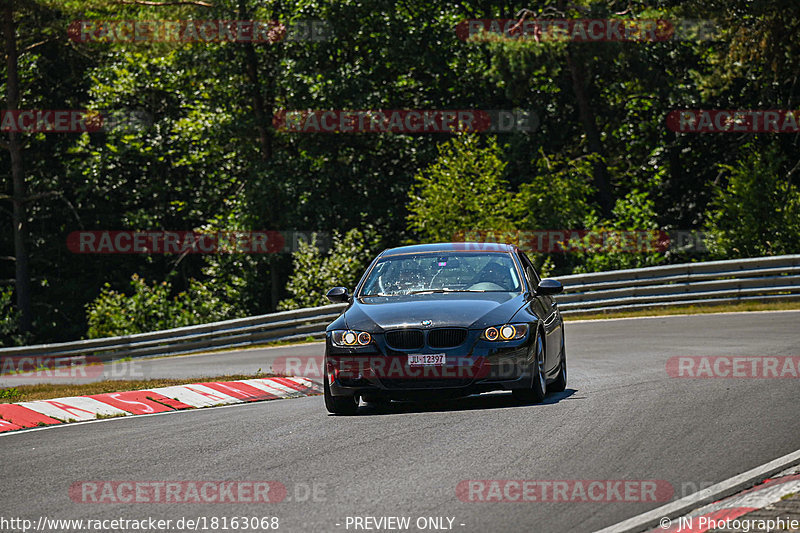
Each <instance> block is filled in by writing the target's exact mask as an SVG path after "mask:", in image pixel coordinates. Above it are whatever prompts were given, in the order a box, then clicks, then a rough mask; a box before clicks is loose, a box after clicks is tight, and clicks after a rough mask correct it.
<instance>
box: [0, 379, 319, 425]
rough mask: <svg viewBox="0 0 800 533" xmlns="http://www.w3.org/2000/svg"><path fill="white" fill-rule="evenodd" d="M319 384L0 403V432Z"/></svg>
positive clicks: (291, 394) (313, 390)
mask: <svg viewBox="0 0 800 533" xmlns="http://www.w3.org/2000/svg"><path fill="white" fill-rule="evenodd" d="M320 392H322V390H321V387H320V385H318V384H317V383H315V382H313V381H311V380H310V379H306V378H298V377H280V378H258V379H245V380H241V381H210V382H204V383H192V384H189V385H175V386H172V387H156V388H152V389H146V390H135V391H127V392H110V393H104V394H92V395H90V396H72V397H68V398H53V399H52V400H35V401H32V402H19V403H3V404H0V433H2V432H6V431H15V430H18V429H26V428H32V427H37V426H47V425H53V424H64V423H68V422H83V421H87V420H96V419H98V418H107V417H113V416H132V415H149V414H154V413H164V412H168V411H178V410H181V409H194V408H199V407H213V406H218V405H228V404H235V403H247V402H258V401H263V400H276V399H279V398H297V397H301V396H313V395H317V394H320Z"/></svg>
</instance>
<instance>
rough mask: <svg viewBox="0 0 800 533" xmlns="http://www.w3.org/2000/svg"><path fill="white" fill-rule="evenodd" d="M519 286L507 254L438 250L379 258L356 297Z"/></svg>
mask: <svg viewBox="0 0 800 533" xmlns="http://www.w3.org/2000/svg"><path fill="white" fill-rule="evenodd" d="M521 289H522V286H521V284H520V280H519V276H518V275H517V269H516V267H515V264H514V261H513V260H512V259H511V256H510V255H509V254H507V253H475V252H462V253H458V252H442V253H435V254H430V253H426V254H408V255H395V256H389V257H385V258H382V259H380V260H379V261H378V263H377V264H376V265H375V267H374V268H373V269H372V270H371V271H370V273H369V277H368V278H367V280H366V281H365V282H364V286H363V288H362V289H361V292H360V294H359V296H362V297H363V296H395V295H404V294H419V293H427V292H520V291H521Z"/></svg>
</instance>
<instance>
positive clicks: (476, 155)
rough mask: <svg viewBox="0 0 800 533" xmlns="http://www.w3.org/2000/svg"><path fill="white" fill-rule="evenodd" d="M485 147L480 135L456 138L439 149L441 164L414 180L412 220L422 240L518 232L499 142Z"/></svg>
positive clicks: (435, 165)
mask: <svg viewBox="0 0 800 533" xmlns="http://www.w3.org/2000/svg"><path fill="white" fill-rule="evenodd" d="M480 144H481V143H480V141H479V138H478V136H477V135H475V134H472V135H468V134H461V135H457V136H456V137H454V138H453V139H451V140H449V141H447V142H445V143H443V144H442V145H440V146H439V155H438V157H437V159H436V161H435V162H433V163H432V164H431V165H429V166H428V167H427V168H425V169H424V170H423V171H421V172H419V173H418V174H417V175H416V176H415V183H414V185H413V186H412V188H411V192H410V194H409V198H410V202H409V204H408V211H409V215H408V218H407V221H408V227H409V229H410V230H412V231H414V232H415V233H416V234H418V235H419V236H420V238H421V239H422V240H423V241H428V242H434V241H452V240H453V239H454V238H456V236H457V234H458V233H459V232H462V231H475V230H492V231H506V230H511V229H513V227H514V224H513V223H512V220H511V219H512V216H513V194H512V193H511V191H509V190H508V189H509V186H508V182H507V181H506V180H505V179H504V178H503V173H504V171H505V168H506V163H505V162H504V161H503V152H502V150H501V149H500V147H499V146H498V144H497V141H496V139H494V138H489V139H488V140H487V142H486V146H485V147H481V146H480Z"/></svg>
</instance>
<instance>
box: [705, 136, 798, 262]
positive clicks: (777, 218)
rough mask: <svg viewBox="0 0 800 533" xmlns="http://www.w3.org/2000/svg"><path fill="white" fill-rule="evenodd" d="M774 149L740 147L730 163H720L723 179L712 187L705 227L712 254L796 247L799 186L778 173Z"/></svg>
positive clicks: (739, 254) (741, 254)
mask: <svg viewBox="0 0 800 533" xmlns="http://www.w3.org/2000/svg"><path fill="white" fill-rule="evenodd" d="M781 159H782V158H781V156H780V154H779V152H778V150H777V149H776V148H774V147H773V148H771V149H768V150H765V151H760V150H754V149H753V147H752V146H747V147H745V148H744V149H743V159H742V161H741V162H740V163H738V164H737V165H735V166H732V165H723V166H722V168H723V170H724V171H727V174H728V178H727V180H725V183H724V184H721V185H718V186H715V187H714V197H713V200H712V201H711V205H710V206H709V209H708V212H707V217H708V226H709V229H710V231H711V233H712V236H713V239H712V241H711V243H710V244H711V250H712V252H713V253H714V254H715V255H716V256H718V257H724V258H735V257H760V256H764V255H781V254H789V253H797V251H798V250H800V189H798V187H797V185H795V184H793V183H791V182H790V181H789V180H788V179H786V177H785V176H782V175H781V173H780V169H781V166H782V165H781V163H782V161H781Z"/></svg>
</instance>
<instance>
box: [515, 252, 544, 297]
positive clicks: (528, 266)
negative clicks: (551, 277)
mask: <svg viewBox="0 0 800 533" xmlns="http://www.w3.org/2000/svg"><path fill="white" fill-rule="evenodd" d="M519 258H520V260H521V261H522V266H523V267H524V268H525V277H526V278H527V279H528V284H530V286H531V289H535V288H536V287H538V286H539V282H540V281H541V279H540V278H539V274H537V273H536V269H535V268H533V263H531V260H530V259H528V256H526V255H525V254H524V253H522V252H519Z"/></svg>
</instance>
